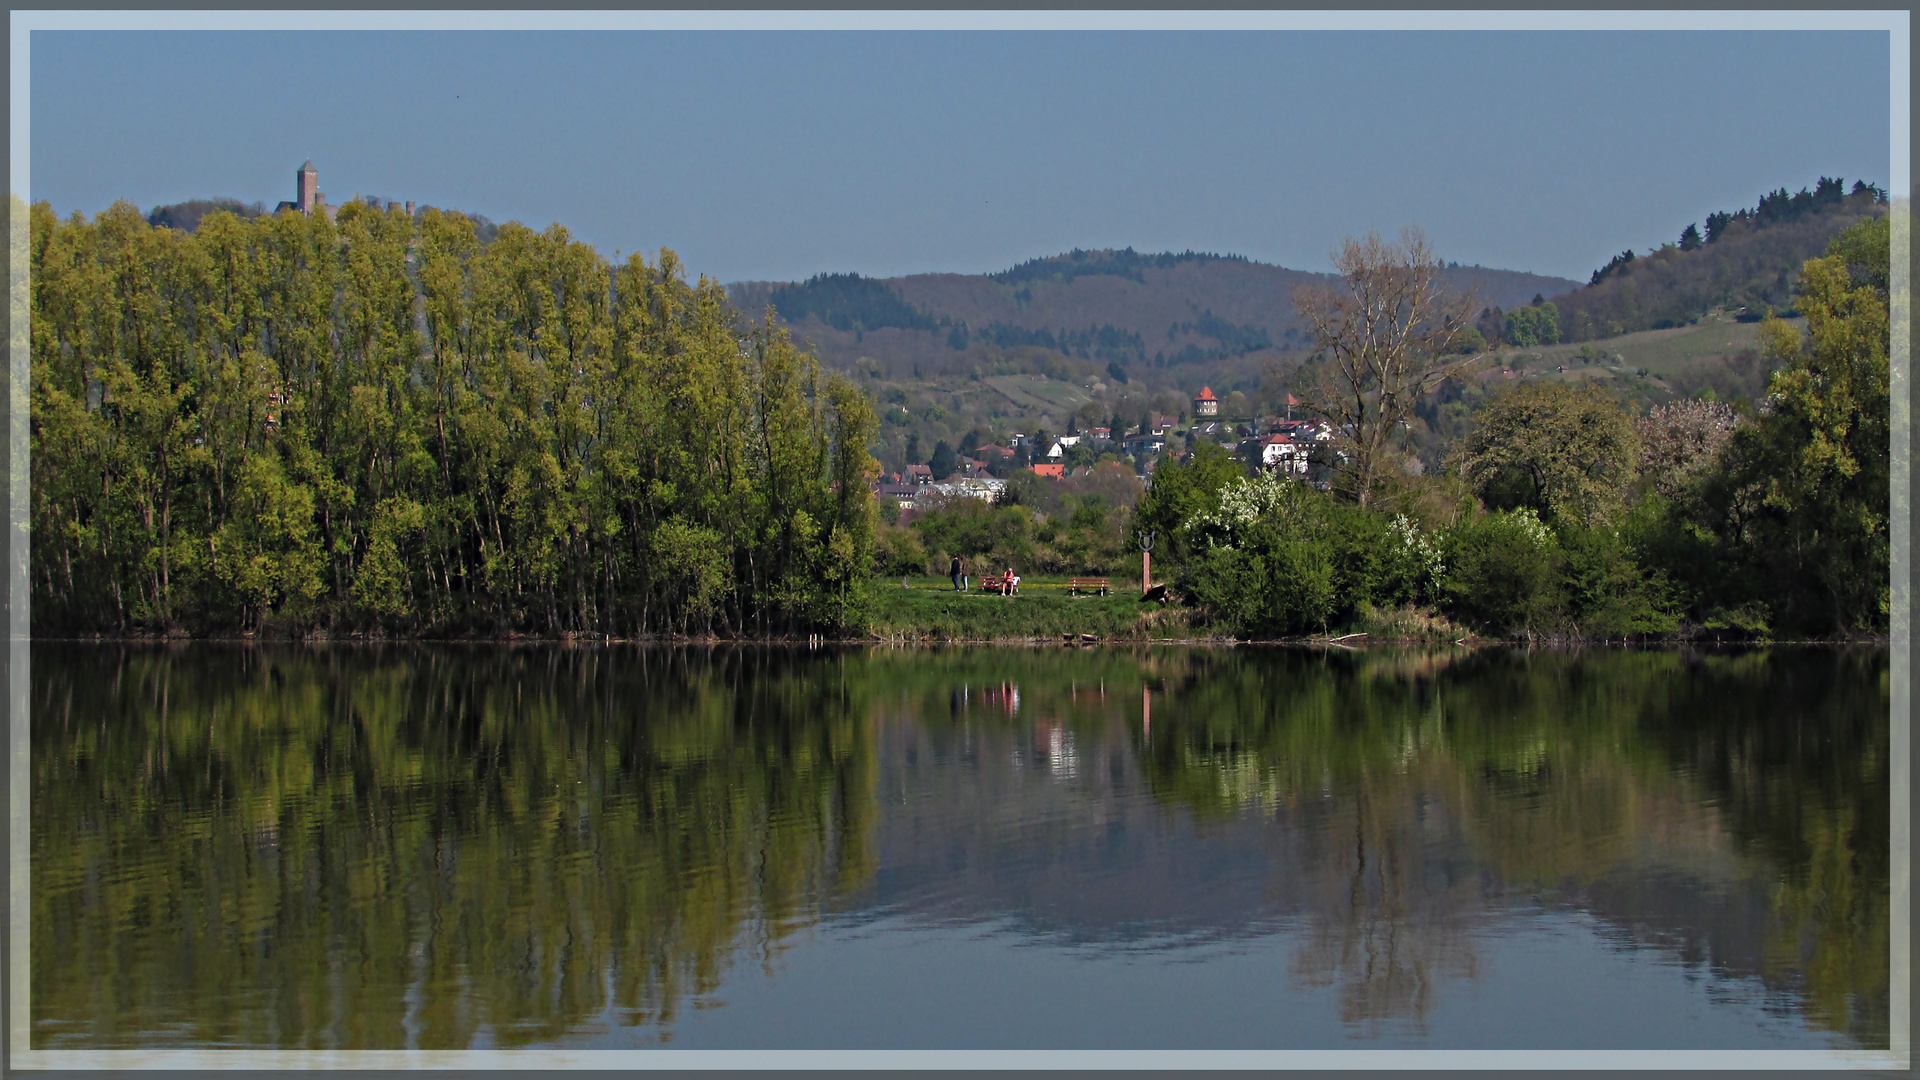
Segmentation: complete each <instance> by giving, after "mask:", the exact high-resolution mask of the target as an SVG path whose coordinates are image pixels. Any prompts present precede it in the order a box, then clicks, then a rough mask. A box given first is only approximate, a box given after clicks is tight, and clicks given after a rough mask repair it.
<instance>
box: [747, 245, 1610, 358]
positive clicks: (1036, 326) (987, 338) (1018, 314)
mask: <svg viewBox="0 0 1920 1080" xmlns="http://www.w3.org/2000/svg"><path fill="white" fill-rule="evenodd" d="M1449 276H1450V277H1452V278H1453V279H1454V281H1455V283H1456V284H1458V285H1460V286H1462V287H1471V288H1473V289H1475V290H1476V291H1477V293H1478V295H1479V296H1480V297H1481V298H1482V300H1483V302H1484V303H1486V304H1491V305H1502V306H1508V307H1511V306H1515V305H1520V304H1525V303H1527V302H1528V301H1529V300H1531V299H1532V298H1533V297H1535V296H1537V295H1541V294H1553V293H1559V292H1564V291H1566V290H1567V289H1569V288H1571V287H1573V286H1574V284H1575V283H1574V282H1572V281H1570V280H1568V279H1566V278H1558V277H1547V276H1544V275H1540V274H1528V273H1521V272H1518V271H1512V270H1489V269H1485V268H1483V267H1477V266H1475V267H1452V268H1450V269H1449ZM1318 280H1325V275H1320V274H1312V273H1306V272H1304V271H1299V270H1289V269H1286V268H1284V267H1279V266H1270V265H1266V264H1264V263H1257V262H1253V261H1252V260H1250V259H1246V258H1244V257H1241V256H1237V255H1215V254H1205V253H1199V252H1192V251H1187V252H1180V253H1163V254H1142V253H1139V252H1135V251H1133V250H1132V249H1123V250H1118V251H1114V250H1105V251H1079V250H1076V251H1071V252H1067V253H1066V254H1062V255H1055V256H1051V257H1048V258H1041V259H1033V260H1030V261H1028V262H1024V263H1021V264H1019V265H1017V266H1014V267H1011V268H1009V269H1007V270H1003V271H1000V272H999V273H994V274H914V275H910V276H907V277H899V278H885V279H875V278H867V277H861V276H860V275H858V274H822V275H819V276H816V277H814V278H812V279H809V280H808V281H805V282H799V283H777V282H741V283H738V284H735V285H733V286H731V287H730V289H729V292H730V295H731V297H732V299H733V301H734V303H735V304H736V305H737V306H738V307H739V308H740V309H741V311H742V312H743V313H746V314H750V315H753V316H757V315H759V314H760V313H761V312H763V311H764V310H765V309H766V308H767V307H768V306H772V307H774V308H775V309H776V310H777V311H778V312H779V314H780V316H781V318H782V319H783V320H784V321H786V322H787V323H788V325H790V326H791V327H793V329H794V330H795V331H796V333H797V334H798V335H799V336H800V337H801V338H802V339H804V340H806V341H808V342H810V343H812V344H814V345H815V346H817V347H818V349H819V352H820V356H821V358H822V360H823V361H825V362H826V363H828V364H830V365H832V366H835V367H842V368H845V367H852V366H855V365H860V366H862V367H864V368H865V369H867V370H869V371H871V372H873V373H874V374H877V375H880V376H882V377H884V378H901V377H913V376H914V375H915V374H916V373H918V374H919V375H923V376H937V375H943V374H963V373H970V372H973V371H975V370H980V371H984V372H986V373H988V374H993V373H1011V372H1014V371H1040V370H1044V369H1045V366H1046V365H1047V364H1048V363H1049V359H1048V357H1049V355H1051V357H1052V358H1053V360H1056V361H1057V360H1060V359H1063V358H1066V357H1072V358H1075V359H1078V360H1090V361H1094V362H1095V363H1096V365H1097V366H1100V367H1107V366H1109V365H1110V366H1111V370H1113V371H1115V372H1117V373H1124V374H1125V376H1126V378H1127V380H1128V381H1130V382H1143V383H1146V384H1148V385H1157V384H1159V383H1163V382H1164V383H1166V384H1167V385H1185V383H1187V382H1190V381H1192V380H1193V379H1194V378H1196V377H1199V378H1218V379H1221V380H1222V381H1231V378H1232V375H1233V373H1234V372H1242V371H1243V369H1244V372H1243V373H1253V372H1258V371H1259V370H1261V369H1262V368H1263V367H1264V366H1265V364H1266V362H1267V361H1269V360H1275V359H1279V358H1280V357H1281V355H1282V354H1284V353H1287V352H1289V351H1292V350H1293V349H1294V348H1295V347H1296V346H1299V345H1302V344H1303V343H1302V342H1301V341H1300V333H1301V330H1300V327H1299V324H1298V322H1297V321H1296V319H1295V315H1294V309H1293V302H1292V296H1293V292H1294V290H1295V289H1296V288H1298V287H1299V286H1300V285H1303V284H1306V283H1309V282H1313V281H1318ZM1256 377H1257V376H1256Z"/></svg>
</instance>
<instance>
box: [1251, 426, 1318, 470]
mask: <svg viewBox="0 0 1920 1080" xmlns="http://www.w3.org/2000/svg"><path fill="white" fill-rule="evenodd" d="M1307 451H1308V445H1307V444H1306V443H1304V442H1298V441H1295V439H1294V437H1293V436H1291V435H1268V436H1267V437H1266V438H1264V439H1261V440H1260V467H1261V468H1263V469H1266V470H1267V471H1269V472H1275V473H1279V474H1280V475H1281V476H1305V475H1307Z"/></svg>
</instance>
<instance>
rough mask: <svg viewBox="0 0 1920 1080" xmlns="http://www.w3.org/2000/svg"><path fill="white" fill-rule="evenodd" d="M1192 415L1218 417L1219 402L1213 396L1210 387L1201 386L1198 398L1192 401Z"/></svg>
mask: <svg viewBox="0 0 1920 1080" xmlns="http://www.w3.org/2000/svg"><path fill="white" fill-rule="evenodd" d="M1193 415H1195V416H1219V415H1220V400H1219V399H1218V398H1216V397H1214V396H1213V388H1212V387H1210V386H1203V387H1201V388H1200V396H1199V397H1196V398H1194V399H1193Z"/></svg>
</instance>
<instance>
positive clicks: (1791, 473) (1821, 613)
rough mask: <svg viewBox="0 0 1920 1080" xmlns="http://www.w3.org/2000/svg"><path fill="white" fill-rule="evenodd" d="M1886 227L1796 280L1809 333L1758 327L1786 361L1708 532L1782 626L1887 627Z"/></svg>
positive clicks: (1720, 492)
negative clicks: (1728, 549) (1737, 566)
mask: <svg viewBox="0 0 1920 1080" xmlns="http://www.w3.org/2000/svg"><path fill="white" fill-rule="evenodd" d="M1888 232H1889V226H1888V223H1887V219H1886V218H1885V217H1884V216H1882V217H1877V218H1873V219H1869V220H1867V221H1864V222H1861V223H1860V224H1858V225H1855V226H1853V227H1852V228H1850V229H1849V230H1847V232H1846V233H1843V234H1842V235H1841V236H1840V237H1838V238H1836V240H1835V242H1834V244H1833V246H1832V248H1831V254H1829V255H1827V256H1826V257H1823V258H1818V259H1809V260H1808V261H1807V262H1806V264H1805V266H1804V267H1803V268H1802V270H1801V274H1800V301H1799V307H1800V311H1801V313H1802V314H1803V315H1804V316H1805V317H1806V320H1807V332H1806V333H1805V334H1804V335H1802V334H1801V333H1800V332H1798V331H1796V330H1795V329H1794V328H1793V327H1792V326H1790V325H1789V324H1787V323H1785V322H1783V321H1781V320H1778V319H1770V320H1768V321H1767V322H1766V323H1765V324H1764V325H1763V329H1762V332H1763V334H1764V337H1765V341H1766V345H1767V354H1768V356H1769V357H1770V358H1772V359H1774V360H1776V361H1778V362H1780V363H1781V364H1782V365H1783V366H1782V367H1781V368H1780V370H1778V371H1776V372H1775V373H1774V375H1773V378H1772V380H1771V381H1770V382H1769V384H1768V388H1767V403H1768V406H1769V407H1768V409H1767V410H1766V412H1765V413H1764V414H1763V415H1761V416H1759V417H1758V418H1756V419H1755V420H1754V421H1753V422H1752V423H1751V424H1748V425H1746V426H1743V427H1742V428H1741V429H1739V430H1738V431H1736V432H1735V433H1734V435H1733V438H1732V441H1731V443H1730V444H1729V445H1728V447H1727V450H1726V453H1725V457H1724V461H1725V463H1726V465H1725V468H1724V470H1722V471H1721V472H1720V473H1719V474H1718V475H1717V476H1716V477H1715V478H1714V480H1713V482H1712V484H1711V489H1710V491H1709V493H1708V495H1707V497H1706V499H1705V501H1704V507H1703V518H1704V521H1703V524H1704V525H1705V526H1706V527H1707V528H1709V529H1711V530H1713V532H1714V533H1715V534H1716V535H1717V536H1718V538H1719V539H1720V540H1721V541H1722V542H1723V543H1725V544H1726V545H1728V546H1729V547H1731V548H1732V549H1733V551H1732V552H1731V553H1730V554H1731V556H1732V558H1733V559H1734V561H1735V562H1736V563H1737V564H1739V565H1740V566H1741V569H1742V570H1743V571H1744V573H1745V574H1747V575H1748V585H1749V588H1750V589H1751V590H1752V595H1753V596H1755V597H1756V598H1758V599H1760V600H1761V601H1762V602H1764V603H1766V604H1767V605H1768V606H1769V607H1771V609H1772V611H1773V614H1774V618H1775V620H1776V625H1777V626H1779V627H1781V628H1786V629H1793V630H1799V631H1810V632H1814V633H1854V632H1859V631H1863V630H1864V631H1878V630H1884V628H1885V627H1886V626H1887V625H1888V615H1889V611H1888V603H1889V601H1888V596H1889V592H1888V574H1889V569H1888V566H1889V563H1888V559H1889V555H1888V523H1887V513H1888V499H1889V495H1890V491H1889V468H1890V466H1889V460H1888V455H1889V445H1890V442H1889V439H1890V435H1889V428H1888V422H1889V365H1888V343H1889V330H1888V291H1887V281H1888V274H1887V270H1886V266H1887V264H1886V263H1884V262H1881V261H1879V260H1881V259H1883V258H1884V257H1885V255H1884V253H1885V252H1886V251H1887V250H1888V248H1887V244H1888V241H1887V235H1888Z"/></svg>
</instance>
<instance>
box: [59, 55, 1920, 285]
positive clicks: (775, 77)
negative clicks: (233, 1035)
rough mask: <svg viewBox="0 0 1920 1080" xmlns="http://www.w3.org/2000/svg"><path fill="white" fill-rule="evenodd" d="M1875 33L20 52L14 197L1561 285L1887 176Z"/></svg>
mask: <svg viewBox="0 0 1920 1080" xmlns="http://www.w3.org/2000/svg"><path fill="white" fill-rule="evenodd" d="M1888 78H1889V59H1888V38H1887V35H1886V34H1884V33H1877V32H1778V31H1772V32H1726V33H1719V32H1647V33H1616V32H1594V31H1581V32H1486V33H1482V32H1471V31H1467V32H1428V33H1416V32H1404V33H1402V32H1360V33H1337V32H1227V33H1212V32H1207V33H1199V32H1193V33H1173V32H1129V33H1105V32H1099V33H1089V32H1077V33H1065V32H1008V33H963V32H879V31H853V32H795V33H788V32H733V33H727V32H671V33H663V32H635V31H615V32H600V33H568V32H538V33H534V32H443V33H394V32H336V33H325V32H321V33H315V32H305V33H260V32H141V33H114V32H48V31H36V32H35V33H34V34H33V37H32V69H31V79H32V159H31V161H32V175H31V183H32V192H31V194H32V197H33V198H34V199H36V200H47V201H49V202H51V203H52V204H53V206H54V207H55V208H56V209H57V210H59V211H60V212H62V213H67V212H71V211H73V210H80V211H82V212H85V213H88V214H92V213H95V212H97V211H98V210H100V209H102V208H104V207H106V206H108V205H109V204H111V203H112V202H113V201H114V200H115V199H122V198H124V199H128V200H131V201H132V202H134V203H136V204H138V205H139V206H140V207H141V208H143V209H148V208H151V207H152V206H154V205H156V204H158V203H163V202H173V201H178V200H181V199H186V198H191V197H196V196H207V195H232V196H236V197H238V198H240V199H242V200H245V201H249V202H251V201H254V200H259V201H262V202H264V203H266V204H267V205H268V206H269V207H271V206H272V205H273V204H274V203H275V202H277V201H278V200H280V199H285V198H291V197H292V194H293V173H294V170H295V168H296V167H297V166H298V165H299V164H300V162H301V161H302V160H303V159H306V158H312V160H313V162H314V164H315V165H316V167H317V168H318V169H319V170H320V186H321V189H322V190H323V191H325V192H326V193H327V195H328V198H329V200H330V201H333V202H336V203H337V202H340V201H343V200H345V199H347V198H349V197H351V196H353V195H354V194H356V193H363V194H370V195H379V196H382V197H388V198H398V199H414V200H417V201H419V202H422V203H430V204H433V205H437V206H447V207H456V208H460V209H467V210H472V211H476V212H479V213H483V214H486V215H487V216H489V217H491V218H493V219H494V220H496V221H507V220H518V221H522V222H525V223H527V224H529V225H534V226H536V227H544V226H545V225H547V224H548V223H550V222H559V223H561V224H563V225H565V226H567V228H569V229H570V230H571V231H572V232H573V233H574V234H575V235H576V236H578V237H579V238H581V239H583V240H585V241H587V242H589V243H591V244H593V245H594V246H595V247H597V248H599V249H600V250H601V251H602V253H603V254H606V255H608V256H609V257H611V256H612V254H613V253H614V251H616V250H619V251H632V250H647V251H651V250H653V249H655V248H658V247H661V246H667V247H671V248H673V249H675V250H676V251H678V252H679V253H680V254H681V256H682V257H683V258H684V259H685V260H686V262H687V264H688V265H689V266H690V267H691V268H692V269H693V270H694V271H696V272H704V273H707V274H710V275H712V276H715V277H718V278H720V279H721V280H724V281H734V280H741V279H794V278H801V277H805V276H808V275H810V274H813V273H817V272H822V271H846V270H853V271H857V272H860V273H863V274H870V275H875V276H887V275H893V274H902V273H915V272H923V271H935V270H951V271H960V272H969V273H971V272H982V271H992V270H999V269H1004V268H1005V267H1007V266H1010V265H1012V264H1014V263H1017V262H1020V261H1021V260H1024V259H1027V258H1031V257H1034V256H1038V255H1047V254H1054V253H1057V252H1060V251H1064V250H1067V249H1070V248H1073V247H1125V246H1132V247H1134V248H1135V249H1138V250H1142V251H1161V250H1176V251H1177V250H1182V249H1186V248H1194V249H1198V250H1210V251H1221V252H1232V253H1235V254H1241V255H1246V256H1249V257H1251V258H1254V259H1258V260H1261V261H1264V262H1274V263H1279V264H1281V265H1285V266H1291V267H1297V268H1301V269H1312V270H1319V269H1325V268H1326V267H1327V265H1328V252H1329V250H1330V249H1331V247H1332V246H1333V245H1334V244H1335V243H1337V242H1338V240H1339V239H1340V237H1341V236H1342V235H1343V234H1348V233H1358V232H1364V231H1365V230H1367V229H1378V230H1381V231H1382V232H1391V231H1396V230H1398V229H1399V228H1400V227H1401V226H1403V225H1407V224H1418V225H1420V226H1422V227H1424V228H1425V229H1426V230H1427V232H1428V233H1429V235H1430V236H1431V237H1432V238H1433V239H1434V241H1435V244H1436V246H1437V248H1438V249H1439V252H1440V254H1441V256H1442V257H1443V258H1447V259H1454V260H1457V261H1460V262H1463V263H1480V264H1482V265H1487V266H1499V267H1508V268H1513V269H1523V270H1532V271H1536V272H1540V273H1551V274H1561V275H1565V276H1568V277H1576V278H1580V279H1583V280H1584V279H1585V277H1586V276H1587V275H1588V274H1589V273H1590V272H1591V271H1592V270H1593V268H1594V267H1596V266H1599V265H1601V264H1603V263H1605V262H1606V260H1607V258H1608V257H1609V256H1611V255H1612V254H1614V253H1616V252H1618V251H1620V250H1622V249H1623V248H1626V247H1628V246H1632V247H1634V248H1636V249H1640V250H1644V249H1646V248H1648V247H1650V246H1653V245H1656V244H1658V243H1661V242H1663V241H1667V240H1671V239H1673V238H1674V237H1676V236H1677V235H1678V234H1679V232H1680V230H1681V229H1682V228H1683V227H1685V226H1686V225H1687V224H1688V223H1689V222H1695V221H1700V220H1702V219H1703V218H1704V217H1705V215H1706V214H1707V213H1708V212H1709V211H1712V210H1718V209H1734V208H1738V207H1740V206H1743V205H1751V204H1752V203H1753V202H1755V201H1756V200H1757V199H1758V197H1759V196H1760V195H1761V194H1762V193H1763V192H1764V191H1766V190H1769V189H1772V188H1776V187H1781V186H1786V187H1790V188H1794V189H1797V188H1799V187H1801V186H1804V185H1810V184H1811V183H1812V182H1813V180H1814V179H1815V178H1816V177H1817V176H1820V175H1823V174H1825V175H1840V176H1844V177H1846V178H1847V180H1848V181H1849V182H1851V181H1852V180H1854V179H1857V178H1865V179H1868V180H1870V181H1873V182H1876V183H1879V184H1881V185H1883V186H1884V185H1886V184H1887V183H1888V180H1889V146H1888V127H1889V104H1888V89H1887V88H1888Z"/></svg>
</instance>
